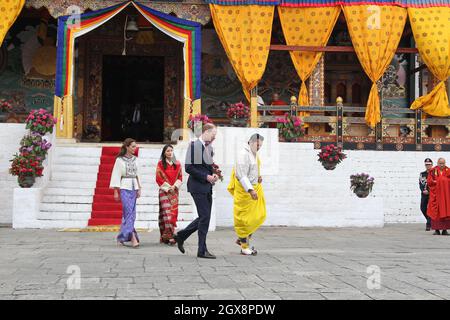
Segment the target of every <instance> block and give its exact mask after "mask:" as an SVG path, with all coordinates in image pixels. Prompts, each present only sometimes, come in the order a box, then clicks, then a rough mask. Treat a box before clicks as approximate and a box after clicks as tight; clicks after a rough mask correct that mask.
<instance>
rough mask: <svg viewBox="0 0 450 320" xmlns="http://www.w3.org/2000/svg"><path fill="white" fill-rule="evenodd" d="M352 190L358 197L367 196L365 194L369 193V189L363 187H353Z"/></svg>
mask: <svg viewBox="0 0 450 320" xmlns="http://www.w3.org/2000/svg"><path fill="white" fill-rule="evenodd" d="M353 192H354V193H355V194H356V196H357V197H358V198H367V196H368V195H369V193H370V190H369V189H364V188H360V187H358V188H355V189H354V190H353Z"/></svg>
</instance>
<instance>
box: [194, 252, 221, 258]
mask: <svg viewBox="0 0 450 320" xmlns="http://www.w3.org/2000/svg"><path fill="white" fill-rule="evenodd" d="M197 257H198V258H203V259H216V256H215V255H213V254H211V253H209V252H208V251H206V252H205V253H204V254H197Z"/></svg>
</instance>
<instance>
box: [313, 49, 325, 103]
mask: <svg viewBox="0 0 450 320" xmlns="http://www.w3.org/2000/svg"><path fill="white" fill-rule="evenodd" d="M324 65H325V63H324V56H323V55H322V57H321V58H320V60H319V62H318V63H317V66H316V67H315V68H314V71H313V72H312V74H311V77H310V78H309V104H310V105H311V106H323V105H324V100H325V99H324V96H325V90H324V88H325V75H324Z"/></svg>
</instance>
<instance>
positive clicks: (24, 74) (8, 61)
mask: <svg viewBox="0 0 450 320" xmlns="http://www.w3.org/2000/svg"><path fill="white" fill-rule="evenodd" d="M55 44H56V25H55V24H48V23H47V22H45V23H44V22H43V21H42V20H41V19H39V18H23V17H21V18H19V19H18V20H17V22H16V23H15V24H14V26H13V27H12V28H11V30H10V31H9V33H8V34H7V36H6V39H5V41H4V43H3V46H2V47H1V50H0V99H5V100H8V101H9V102H10V103H11V104H12V106H13V109H12V112H11V113H9V114H0V122H22V121H24V118H25V117H26V115H27V114H28V113H29V111H30V110H31V109H36V108H43V109H46V110H49V111H52V110H53V95H54V88H55V80H54V75H55V67H56V47H55Z"/></svg>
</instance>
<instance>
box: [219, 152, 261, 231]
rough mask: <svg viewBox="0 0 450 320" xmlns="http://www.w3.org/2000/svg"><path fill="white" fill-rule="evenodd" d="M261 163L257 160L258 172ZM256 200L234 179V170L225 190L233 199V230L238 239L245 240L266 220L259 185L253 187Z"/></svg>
mask: <svg viewBox="0 0 450 320" xmlns="http://www.w3.org/2000/svg"><path fill="white" fill-rule="evenodd" d="M260 166H261V163H260V161H259V158H258V171H259V169H260ZM253 188H254V190H255V191H256V193H257V194H258V200H253V198H252V196H251V195H250V193H248V192H247V191H246V190H244V188H243V187H242V185H241V183H240V182H239V180H238V179H237V178H236V174H235V171H234V168H233V170H232V172H231V180H230V184H229V185H228V188H227V190H228V191H229V192H230V193H231V195H232V196H233V198H234V208H233V212H234V229H235V231H236V234H237V236H238V237H239V238H247V237H248V236H249V235H251V234H253V233H254V232H255V231H256V230H258V228H259V227H260V226H261V225H262V224H263V223H264V221H265V220H266V200H265V198H264V190H263V187H262V185H261V184H260V183H258V184H256V185H254V186H253Z"/></svg>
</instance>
